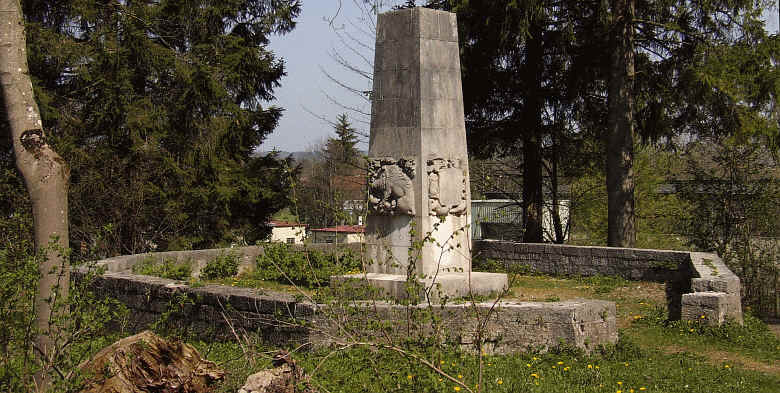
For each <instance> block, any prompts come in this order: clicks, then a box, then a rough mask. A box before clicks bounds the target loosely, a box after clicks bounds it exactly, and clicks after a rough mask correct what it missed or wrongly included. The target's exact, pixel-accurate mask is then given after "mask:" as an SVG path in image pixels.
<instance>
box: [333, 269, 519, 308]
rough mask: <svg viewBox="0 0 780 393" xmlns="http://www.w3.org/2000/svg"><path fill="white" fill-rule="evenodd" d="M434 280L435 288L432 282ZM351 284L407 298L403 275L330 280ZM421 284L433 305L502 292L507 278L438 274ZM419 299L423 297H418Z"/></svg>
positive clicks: (486, 274)
mask: <svg viewBox="0 0 780 393" xmlns="http://www.w3.org/2000/svg"><path fill="white" fill-rule="evenodd" d="M434 279H435V282H436V284H437V286H436V287H432V286H431V283H432V282H433V280H434ZM348 280H349V281H354V282H358V283H364V284H367V285H371V286H372V287H376V288H379V289H380V290H381V291H382V294H383V295H385V296H389V297H392V298H396V299H401V298H404V297H406V296H407V287H406V283H407V281H406V276H405V275H401V274H384V273H366V274H349V275H343V276H333V277H331V283H332V284H337V283H339V282H346V281H348ZM420 282H421V283H422V284H423V285H424V286H425V288H430V290H427V292H428V296H429V297H430V299H431V300H432V301H434V302H436V301H438V300H439V299H441V298H442V296H447V297H450V298H453V297H454V298H457V297H467V296H469V295H470V294H473V295H476V296H489V295H495V294H499V293H501V292H502V291H503V290H504V289H506V288H507V285H508V278H507V275H506V274H503V273H484V272H471V276H470V277H469V274H468V273H440V274H437V275H435V277H426V278H424V279H421V280H420ZM420 295H421V296H422V294H420Z"/></svg>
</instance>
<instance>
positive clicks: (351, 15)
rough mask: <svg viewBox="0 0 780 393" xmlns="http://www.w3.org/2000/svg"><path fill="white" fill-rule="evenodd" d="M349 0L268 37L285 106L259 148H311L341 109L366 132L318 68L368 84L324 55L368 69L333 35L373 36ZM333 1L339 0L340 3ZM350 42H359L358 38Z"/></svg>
mask: <svg viewBox="0 0 780 393" xmlns="http://www.w3.org/2000/svg"><path fill="white" fill-rule="evenodd" d="M355 2H357V3H360V2H361V0H304V1H303V9H302V13H301V15H300V16H299V18H298V24H297V26H296V28H295V29H294V30H293V31H292V32H290V33H289V34H286V35H283V36H273V37H271V44H270V46H271V49H272V50H273V51H274V53H276V55H277V56H281V57H282V58H284V59H285V62H286V68H287V76H286V77H284V78H282V80H281V84H282V86H281V87H279V88H277V89H276V101H274V102H272V104H273V105H277V106H280V107H282V108H284V109H285V111H284V114H283V116H282V119H281V120H280V123H279V126H278V127H277V128H276V129H275V130H274V132H273V133H272V134H271V135H269V136H268V138H267V139H266V141H265V142H264V143H263V145H262V146H260V150H263V151H268V150H272V149H274V148H275V149H277V150H282V151H306V150H309V149H311V148H314V147H316V146H317V144H319V143H322V142H323V141H324V140H325V139H326V138H327V137H329V136H331V135H332V134H333V127H332V126H331V125H330V124H328V123H327V122H326V120H329V121H333V120H335V119H336V117H337V116H338V115H339V114H341V113H345V112H346V113H347V114H348V115H349V116H350V118H351V120H352V121H353V124H354V125H355V127H356V128H357V129H358V130H359V131H362V132H365V133H368V125H367V124H366V123H365V121H366V117H365V116H361V115H359V114H358V113H354V112H350V111H348V110H346V109H345V108H344V107H342V106H346V107H355V108H358V109H360V110H362V111H363V112H369V110H370V108H369V106H368V105H367V103H366V102H365V100H363V99H361V98H360V97H358V96H356V95H355V94H353V93H351V92H349V91H348V90H346V89H343V88H341V87H339V86H338V85H337V84H336V83H334V82H332V81H331V80H329V78H328V77H327V76H326V75H325V73H324V72H323V70H324V71H325V72H327V73H328V74H330V75H332V76H333V77H334V78H335V79H337V80H339V81H341V82H342V83H344V84H346V85H348V86H351V87H353V88H356V89H359V90H370V89H371V86H370V84H369V82H368V81H367V80H366V79H364V78H362V77H360V76H359V75H358V74H357V73H355V72H351V71H348V70H346V69H344V68H343V67H341V66H340V65H339V64H338V63H337V62H336V60H334V59H333V58H332V57H331V56H330V55H329V54H330V53H332V52H333V51H336V52H337V53H339V54H341V55H342V56H344V57H345V58H346V59H347V61H348V62H349V63H351V64H353V65H355V66H358V67H360V68H362V69H364V70H367V71H369V72H370V69H368V68H367V66H366V64H365V63H364V62H363V60H362V59H361V58H360V57H359V56H358V55H356V54H354V53H353V52H352V51H351V50H350V49H349V48H348V47H345V46H344V45H343V44H342V43H341V42H340V39H339V34H341V36H342V37H347V35H349V36H352V37H355V38H357V39H359V40H360V41H361V42H363V43H368V44H370V46H373V38H372V37H368V36H367V34H366V32H367V30H368V28H367V26H368V25H369V24H367V23H366V22H365V21H361V18H363V16H362V15H361V12H360V10H359V9H358V8H357V7H356V6H355ZM339 3H341V4H342V7H341V8H340V9H339ZM765 19H766V20H767V29H768V30H769V31H772V32H776V31H777V26H778V14H777V10H769V12H768V13H767V14H765ZM331 21H332V23H331ZM360 29H363V30H364V32H361V31H360ZM337 31H338V32H339V33H337ZM346 39H347V40H349V38H346ZM352 46H353V47H354V48H358V49H359V48H360V44H353V45H352ZM360 52H361V53H362V54H363V55H364V56H367V57H368V58H370V60H371V61H373V54H372V53H370V52H368V51H367V49H362V50H361V51H360ZM328 96H330V97H331V98H333V100H335V101H337V102H338V104H337V103H334V102H332V100H331V99H329V98H328ZM359 148H360V149H362V150H368V145H367V140H364V141H363V142H361V144H360V145H359Z"/></svg>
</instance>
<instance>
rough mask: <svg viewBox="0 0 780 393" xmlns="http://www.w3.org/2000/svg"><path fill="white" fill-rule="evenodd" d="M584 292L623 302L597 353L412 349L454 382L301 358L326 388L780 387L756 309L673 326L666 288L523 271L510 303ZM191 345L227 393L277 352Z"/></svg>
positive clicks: (351, 358)
mask: <svg viewBox="0 0 780 393" xmlns="http://www.w3.org/2000/svg"><path fill="white" fill-rule="evenodd" d="M231 283H233V282H232V281H231ZM236 284H238V282H237V283H236ZM242 284H248V283H242ZM252 284H253V285H252V286H254V287H259V288H264V289H269V290H279V289H280V285H281V284H271V285H270V286H266V283H264V282H259V281H258V282H253V283H252ZM247 286H248V285H247ZM281 289H283V290H288V291H294V290H295V289H294V288H292V287H289V286H282V287H281ZM578 297H580V298H597V299H604V300H611V301H614V302H616V304H617V310H618V324H619V327H620V337H621V340H620V343H619V344H618V345H616V346H613V347H609V348H605V349H603V350H602V351H599V352H598V353H593V354H590V355H586V354H583V353H581V352H579V351H576V350H562V351H558V352H555V353H547V354H534V353H529V354H520V355H505V356H483V357H482V358H481V369H482V377H481V379H480V376H479V375H480V372H479V370H480V357H479V356H476V355H474V354H469V353H465V352H463V351H459V350H456V349H453V348H445V349H439V350H432V349H430V348H414V347H409V348H407V349H410V350H411V351H413V352H415V353H417V354H421V355H422V356H424V358H426V359H428V360H429V361H431V362H432V364H434V365H436V366H437V367H439V368H440V369H441V371H443V372H444V373H446V374H447V375H448V376H449V377H451V378H452V379H449V378H448V376H445V375H442V374H441V373H438V372H436V371H434V370H432V369H431V368H430V367H427V366H425V365H423V364H422V363H421V362H419V361H416V360H413V359H410V358H407V357H404V356H402V355H400V354H398V353H394V352H390V351H386V350H381V351H379V350H375V349H372V348H366V347H352V348H349V349H345V350H340V351H335V352H329V351H324V350H318V351H308V352H307V351H299V352H296V353H295V354H294V359H296V361H297V362H298V363H299V364H300V365H302V366H303V367H304V368H305V370H306V372H307V373H308V374H312V373H313V377H312V381H313V384H314V386H315V387H317V388H318V389H320V391H328V392H388V391H408V392H412V391H414V392H455V391H460V392H466V391H468V390H472V391H476V390H477V389H476V385H477V384H479V383H480V380H481V388H480V389H479V390H480V391H491V392H613V393H614V392H621V393H630V392H637V393H638V392H702V393H704V392H780V340H778V338H777V337H776V336H775V335H774V334H773V333H771V332H770V331H769V330H768V329H767V327H766V325H765V324H763V323H761V322H760V321H758V320H756V319H755V318H752V317H750V316H749V315H748V316H746V324H745V326H731V325H727V326H724V327H721V328H709V327H706V326H701V325H699V324H695V323H693V324H687V323H680V322H672V323H668V322H666V321H665V315H664V311H663V305H664V303H665V300H664V288H663V285H662V284H657V283H647V282H633V281H625V280H621V279H614V278H606V277H595V278H570V279H566V278H555V277H546V276H518V277H516V278H515V280H514V281H513V286H512V289H511V292H510V294H509V296H508V299H507V300H517V301H558V300H566V299H573V298H578ZM193 344H195V345H196V346H197V347H198V349H199V350H201V351H202V353H204V354H205V355H206V356H207V357H208V358H209V359H211V360H214V361H216V362H217V363H218V364H220V365H222V366H223V367H225V368H226V369H227V370H228V371H229V375H228V377H227V379H226V380H225V381H224V382H223V383H222V384H220V386H218V387H217V389H218V391H220V392H235V391H236V390H237V389H238V388H239V387H241V385H242V384H243V382H244V380H245V379H246V377H247V376H248V375H250V374H252V373H254V372H256V371H259V370H262V369H264V368H267V367H269V366H270V358H271V356H272V355H273V353H274V351H275V350H276V348H267V347H263V346H261V345H257V346H244V348H243V349H242V348H241V347H239V346H238V345H236V344H233V343H205V342H193ZM244 351H247V352H246V353H247V354H251V355H249V356H247V355H246V354H245V352H244ZM250 359H251V360H250ZM314 370H316V372H315V371H314ZM455 381H458V382H460V383H462V385H461V384H459V383H456V382H455ZM467 388H468V389H467Z"/></svg>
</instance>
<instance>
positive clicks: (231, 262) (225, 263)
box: [200, 251, 240, 280]
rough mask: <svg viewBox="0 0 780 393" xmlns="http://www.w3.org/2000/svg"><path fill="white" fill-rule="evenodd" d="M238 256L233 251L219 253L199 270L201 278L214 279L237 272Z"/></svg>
mask: <svg viewBox="0 0 780 393" xmlns="http://www.w3.org/2000/svg"><path fill="white" fill-rule="evenodd" d="M239 262H240V260H239V256H238V254H236V253H235V252H233V251H229V252H227V253H221V254H219V256H217V257H216V258H214V259H212V260H210V261H208V263H206V266H204V267H203V269H201V271H200V278H201V279H203V280H215V279H220V278H227V277H233V276H235V275H236V274H238V264H239Z"/></svg>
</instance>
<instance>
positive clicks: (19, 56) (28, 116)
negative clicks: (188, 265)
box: [0, 0, 69, 387]
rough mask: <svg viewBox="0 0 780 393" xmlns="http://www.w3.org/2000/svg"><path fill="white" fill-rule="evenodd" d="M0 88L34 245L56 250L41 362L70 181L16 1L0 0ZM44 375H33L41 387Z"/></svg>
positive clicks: (45, 265)
mask: <svg viewBox="0 0 780 393" xmlns="http://www.w3.org/2000/svg"><path fill="white" fill-rule="evenodd" d="M0 15H2V18H0V22H2V23H0V83H1V84H2V92H3V101H4V104H5V111H6V114H7V116H8V124H9V127H10V130H11V138H12V139H13V149H14V156H15V159H16V166H17V168H18V169H19V171H20V172H21V173H22V176H23V177H24V182H25V185H26V187H27V191H28V192H29V193H30V199H31V200H32V208H33V223H34V226H35V246H36V248H37V249H39V250H40V249H42V248H44V247H46V246H47V245H48V244H49V242H50V241H52V240H56V244H57V245H58V246H59V248H60V249H59V250H58V249H51V248H46V258H45V259H44V260H43V261H42V262H41V264H40V266H39V271H40V273H41V278H40V281H39V284H38V293H37V295H36V298H35V313H36V323H37V327H38V329H39V335H38V337H37V339H36V347H37V350H38V351H39V353H40V354H41V355H42V357H43V359H44V362H45V360H46V359H47V357H48V356H51V352H52V349H53V348H54V341H53V338H52V337H53V333H54V329H53V328H52V327H51V326H50V323H49V321H50V319H51V317H52V312H53V311H56V310H53V309H52V304H54V303H55V301H56V299H55V297H57V296H59V297H60V298H64V297H66V296H67V293H68V286H69V266H68V265H69V263H68V261H67V259H66V258H65V256H64V253H63V251H64V250H65V248H67V247H68V180H69V169H68V166H67V165H66V163H65V161H64V160H63V159H62V158H61V157H60V156H59V155H58V154H57V153H56V152H55V151H54V150H52V149H51V147H50V146H49V145H48V143H47V142H46V138H45V134H44V132H43V126H42V123H41V116H40V113H39V111H38V105H37V104H36V103H35V97H34V95H33V89H32V82H31V81H30V76H29V74H28V68H27V43H26V40H25V35H24V20H23V18H22V8H21V4H20V2H19V0H0ZM44 374H45V370H44V371H43V372H41V373H40V374H39V375H36V383H37V384H38V386H39V387H45V386H46V384H47V381H46V378H45V377H42V376H43V375H44Z"/></svg>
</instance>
